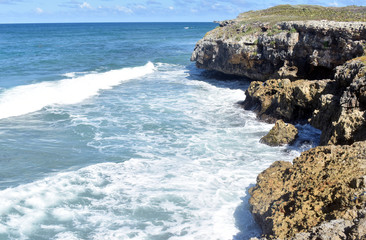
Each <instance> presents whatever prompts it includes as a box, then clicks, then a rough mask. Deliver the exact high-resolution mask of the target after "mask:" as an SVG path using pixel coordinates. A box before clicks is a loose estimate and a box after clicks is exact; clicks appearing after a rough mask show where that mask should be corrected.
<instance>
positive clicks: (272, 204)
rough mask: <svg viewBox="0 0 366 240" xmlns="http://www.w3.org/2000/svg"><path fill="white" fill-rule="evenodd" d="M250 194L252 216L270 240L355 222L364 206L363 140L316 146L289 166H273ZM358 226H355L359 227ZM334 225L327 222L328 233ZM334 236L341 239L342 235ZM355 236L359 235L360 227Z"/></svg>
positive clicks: (365, 152)
mask: <svg viewBox="0 0 366 240" xmlns="http://www.w3.org/2000/svg"><path fill="white" fill-rule="evenodd" d="M249 192H250V194H251V198H250V200H249V203H250V205H251V212H252V214H253V216H254V218H255V219H256V221H257V222H258V223H259V225H260V226H261V228H262V230H263V234H264V235H266V236H267V237H268V238H270V239H276V238H278V239H291V237H295V235H296V234H297V233H300V232H308V231H311V229H312V228H314V227H316V226H319V225H320V224H321V223H323V222H326V221H331V220H336V219H343V220H344V221H350V222H352V221H358V220H355V219H357V218H358V217H359V216H358V215H359V214H360V211H361V210H362V209H364V208H365V203H366V196H365V195H366V141H363V142H356V143H354V144H352V145H350V146H349V145H344V146H322V147H316V148H313V149H311V150H309V151H306V152H304V153H302V154H301V156H300V157H298V158H296V159H294V161H293V165H291V163H289V162H275V163H274V164H272V165H271V166H270V167H269V168H268V169H266V170H265V171H264V172H262V173H261V174H260V175H259V176H258V178H257V185H256V186H255V187H254V188H251V189H250V190H249ZM363 221H364V220H362V222H360V221H358V222H360V223H361V225H362V226H363V225H364V222H363ZM350 222H347V224H346V225H344V226H345V227H349V226H351V225H352V224H351V225H349V224H348V223H350ZM336 223H337V222H331V224H333V225H334V226H333V227H332V228H334V229H335V225H337V224H336ZM328 226H329V225H328ZM321 229H323V230H321ZM326 229H330V228H329V227H326V226H323V227H322V228H318V230H315V233H316V232H318V233H319V234H322V232H325V231H326ZM339 229H342V227H341V226H339ZM351 230H352V229H351ZM352 231H353V230H352ZM336 232H338V233H339V234H340V236H341V232H342V231H341V230H339V231H338V230H337V231H336ZM354 232H360V233H361V234H364V233H363V232H364V230H363V229H362V227H358V228H356V227H355V228H354ZM338 233H337V234H338ZM335 234H336V233H335ZM309 236H310V235H309ZM298 239H301V238H298ZM302 239H304V238H302ZM305 239H313V238H305ZM321 239H327V238H321ZM334 239H336V238H334ZM342 239H343V238H342ZM356 239H357V238H356Z"/></svg>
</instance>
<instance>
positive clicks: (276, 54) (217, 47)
mask: <svg viewBox="0 0 366 240" xmlns="http://www.w3.org/2000/svg"><path fill="white" fill-rule="evenodd" d="M238 22H239V23H240V21H239V20H236V21H235V20H234V21H231V22H228V23H227V24H225V25H222V26H220V27H218V28H217V29H214V30H212V31H211V32H209V33H207V34H206V36H205V37H204V38H203V39H201V40H200V41H199V42H198V43H197V45H196V47H195V49H194V52H193V54H192V57H191V60H192V61H196V65H197V67H199V68H204V69H208V70H216V71H220V72H223V73H227V74H235V75H239V76H246V77H249V78H251V79H255V80H261V81H265V80H267V79H270V78H290V79H301V78H305V79H323V78H329V77H330V76H331V75H332V70H333V68H335V67H336V66H338V65H341V64H343V63H344V62H346V61H347V60H350V59H352V58H355V57H358V56H361V55H362V54H363V51H364V49H363V48H364V47H365V44H366V41H365V39H366V23H362V22H334V21H291V22H280V23H277V24H274V25H272V26H270V28H269V26H266V24H265V23H258V24H257V25H258V26H255V25H254V26H253V25H252V26H250V29H248V28H249V27H248V26H245V25H242V26H240V24H239V23H238ZM235 28H236V29H235ZM253 28H261V29H262V30H261V31H255V32H252V29H253ZM232 31H234V32H235V34H231V35H230V32H232Z"/></svg>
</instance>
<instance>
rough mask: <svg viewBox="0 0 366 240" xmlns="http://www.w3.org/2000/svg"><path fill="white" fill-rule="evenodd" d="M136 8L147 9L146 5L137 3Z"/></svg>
mask: <svg viewBox="0 0 366 240" xmlns="http://www.w3.org/2000/svg"><path fill="white" fill-rule="evenodd" d="M135 8H136V9H146V7H145V6H144V5H136V6H135Z"/></svg>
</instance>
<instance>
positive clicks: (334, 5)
mask: <svg viewBox="0 0 366 240" xmlns="http://www.w3.org/2000/svg"><path fill="white" fill-rule="evenodd" d="M329 6H332V7H338V6H339V4H338V3H337V2H336V1H333V2H332V3H329Z"/></svg>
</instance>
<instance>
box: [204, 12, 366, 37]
mask: <svg viewBox="0 0 366 240" xmlns="http://www.w3.org/2000/svg"><path fill="white" fill-rule="evenodd" d="M305 20H329V21H337V22H356V21H357V22H366V6H360V7H359V6H348V7H322V6H316V5H278V6H275V7H272V8H268V9H264V10H258V11H249V12H245V13H241V14H240V15H239V16H238V17H237V18H236V19H235V20H234V22H232V23H231V24H229V25H228V26H226V27H217V28H216V29H214V30H212V31H210V32H208V33H207V34H206V36H211V37H214V38H222V39H230V38H233V39H235V40H237V41H239V40H240V39H241V38H242V37H243V36H246V35H253V34H254V35H255V34H259V33H261V32H262V31H261V27H260V25H259V23H264V24H265V25H267V26H268V28H269V31H267V32H266V35H274V34H276V33H278V32H280V31H281V30H280V29H278V28H277V27H276V23H279V22H283V21H305ZM292 30H294V31H295V32H296V30H295V29H292ZM290 32H291V30H290Z"/></svg>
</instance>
